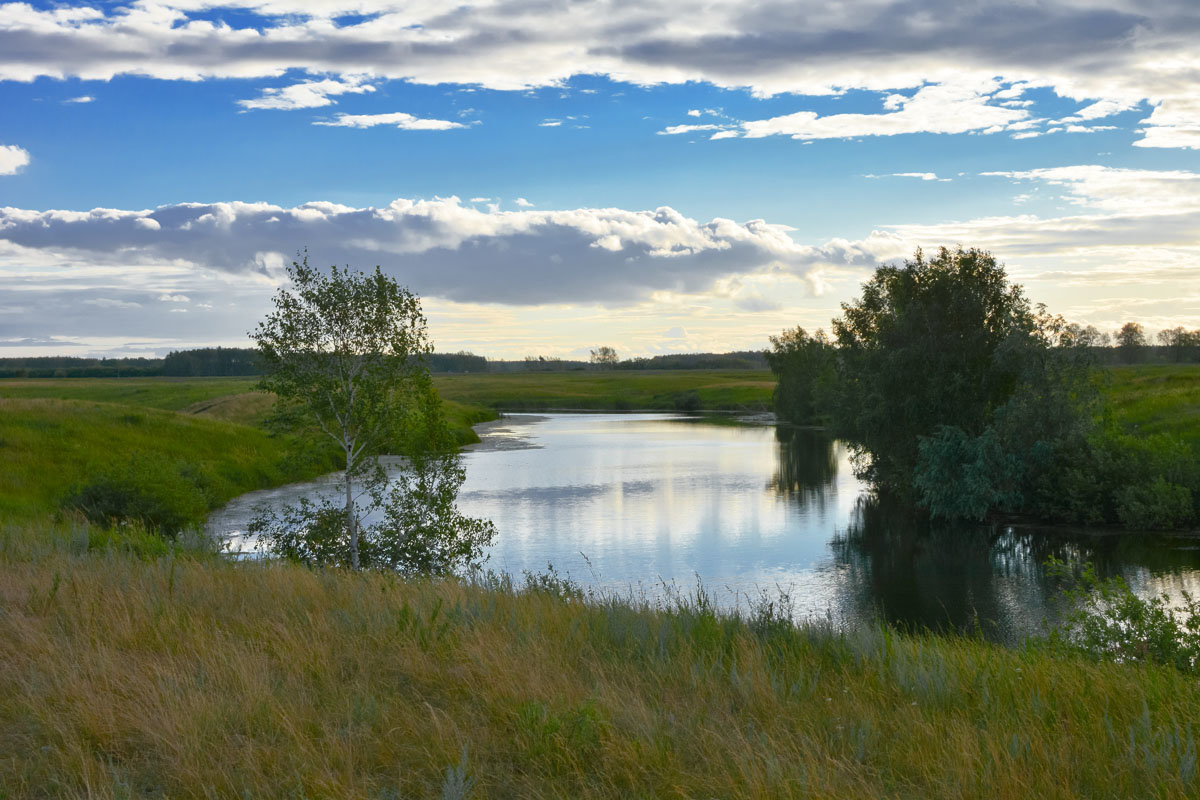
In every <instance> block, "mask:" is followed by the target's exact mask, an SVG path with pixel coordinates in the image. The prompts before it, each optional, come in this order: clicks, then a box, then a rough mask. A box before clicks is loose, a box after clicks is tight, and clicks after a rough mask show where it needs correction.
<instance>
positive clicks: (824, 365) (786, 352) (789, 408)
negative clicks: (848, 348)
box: [766, 327, 834, 425]
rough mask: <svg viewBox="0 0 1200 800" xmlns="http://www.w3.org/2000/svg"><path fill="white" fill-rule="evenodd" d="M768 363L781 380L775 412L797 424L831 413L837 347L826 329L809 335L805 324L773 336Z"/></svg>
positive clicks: (775, 401)
mask: <svg viewBox="0 0 1200 800" xmlns="http://www.w3.org/2000/svg"><path fill="white" fill-rule="evenodd" d="M766 357H767V363H768V364H770V366H771V371H772V372H773V373H775V376H776V378H777V379H778V383H777V384H776V386H775V393H774V396H773V400H774V403H775V414H776V415H777V416H778V417H779V419H782V420H784V421H786V422H790V423H792V424H794V425H816V424H820V423H821V422H823V421H824V420H825V419H826V417H827V409H828V405H829V402H828V394H829V392H830V385H831V383H832V381H833V378H834V373H833V369H834V351H833V348H832V347H831V346H830V344H829V339H828V337H826V336H825V332H824V331H821V330H818V331H817V332H816V333H815V334H814V335H812V336H809V335H808V332H807V331H805V330H804V328H800V327H797V328H793V329H791V330H786V331H784V332H783V333H781V334H780V335H779V336H772V337H771V349H770V350H768V351H767V353H766Z"/></svg>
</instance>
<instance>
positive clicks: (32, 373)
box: [0, 356, 163, 378]
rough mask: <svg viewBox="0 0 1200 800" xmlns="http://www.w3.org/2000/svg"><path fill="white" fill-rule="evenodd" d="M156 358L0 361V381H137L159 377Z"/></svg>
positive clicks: (50, 357) (159, 369) (67, 357)
mask: <svg viewBox="0 0 1200 800" xmlns="http://www.w3.org/2000/svg"><path fill="white" fill-rule="evenodd" d="M162 363H163V362H162V359H158V358H75V357H73V356H38V357H35V358H0V378H139V377H146V376H151V375H161V374H162Z"/></svg>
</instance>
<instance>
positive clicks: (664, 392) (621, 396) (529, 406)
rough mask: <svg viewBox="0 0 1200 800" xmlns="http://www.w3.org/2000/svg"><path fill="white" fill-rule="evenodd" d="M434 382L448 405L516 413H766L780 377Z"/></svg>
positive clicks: (539, 375)
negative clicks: (557, 410) (682, 409)
mask: <svg viewBox="0 0 1200 800" xmlns="http://www.w3.org/2000/svg"><path fill="white" fill-rule="evenodd" d="M434 383H435V384H436V385H437V389H438V392H439V393H440V394H441V395H442V397H444V398H446V399H448V400H454V401H457V402H460V403H464V404H467V405H473V406H485V407H488V408H495V409H504V410H513V411H516V410H523V411H533V410H546V409H578V410H591V411H603V410H607V411H627V410H631V409H655V410H664V411H670V410H675V409H679V408H686V409H688V410H731V411H766V410H770V408H771V392H772V391H774V389H775V377H774V376H773V375H772V374H771V373H770V372H766V371H757V370H667V371H650V370H646V371H641V370H639V371H623V370H613V371H608V372H602V371H587V372H523V373H522V372H517V373H507V374H468V375H439V376H437V377H436V378H435V379H434Z"/></svg>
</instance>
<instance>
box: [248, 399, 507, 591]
mask: <svg viewBox="0 0 1200 800" xmlns="http://www.w3.org/2000/svg"><path fill="white" fill-rule="evenodd" d="M415 380H416V384H417V387H416V388H415V389H414V393H415V396H414V397H413V398H411V400H412V403H410V405H409V406H408V408H407V409H406V412H405V413H404V414H403V415H402V416H400V417H398V418H397V419H395V420H393V423H392V425H393V427H392V430H393V432H394V434H395V438H394V439H393V440H392V441H391V445H392V447H393V452H396V453H398V454H401V455H403V457H404V460H403V461H402V462H400V463H397V464H395V465H393V467H392V469H391V471H390V474H387V475H386V476H385V474H384V471H383V469H382V467H381V466H380V465H379V464H378V462H375V463H374V464H373V466H374V469H372V470H370V471H369V472H368V471H365V470H364V471H363V472H365V474H366V475H367V479H366V480H365V481H364V482H363V484H362V485H361V486H360V489H361V490H362V491H361V492H360V495H362V496H365V497H364V500H363V501H362V502H359V501H358V500H357V499H355V500H353V501H352V503H351V504H350V505H349V506H347V505H346V504H344V503H341V502H339V503H336V504H335V503H333V502H331V501H330V500H328V499H326V498H320V499H318V500H316V501H311V500H309V499H307V498H302V499H301V500H300V502H299V504H297V505H295V506H289V507H286V508H284V509H283V510H281V511H279V512H264V513H261V514H259V515H258V516H257V517H256V518H255V519H254V520H253V521H252V523H251V525H250V532H251V533H252V534H254V535H256V536H257V537H258V539H259V542H260V546H261V547H262V548H263V549H265V550H266V551H268V552H270V553H272V554H274V555H276V556H279V557H282V558H285V559H287V560H289V561H294V562H298V563H302V564H306V565H308V566H310V567H316V566H336V567H347V568H352V569H357V568H360V567H361V568H368V569H386V570H391V571H394V572H398V573H400V574H403V575H449V574H453V573H456V572H468V571H471V570H473V569H476V568H478V567H479V566H480V565H481V563H482V559H483V550H484V548H486V547H487V545H489V544H490V543H491V541H492V539H493V538H494V537H495V534H496V529H495V526H494V525H493V524H492V523H491V522H490V521H488V520H482V519H475V518H472V517H467V516H466V515H464V514H462V513H461V512H460V511H459V510H458V506H457V505H456V502H455V501H456V499H457V497H458V490H459V488H460V487H461V486H462V483H463V481H464V480H465V479H466V470H465V469H464V468H463V466H462V461H461V459H460V457H459V455H458V452H457V451H456V450H455V449H454V445H455V440H454V436H453V434H452V432H451V430H450V429H449V427H448V426H447V425H446V420H445V414H444V413H443V411H442V404H441V400H440V398H439V397H438V395H437V392H435V391H434V389H433V386H432V384H431V383H430V382H429V381H428V377H427V376H426V377H425V379H424V380H421V379H420V378H419V377H418V378H416V379H415ZM389 481H390V482H389Z"/></svg>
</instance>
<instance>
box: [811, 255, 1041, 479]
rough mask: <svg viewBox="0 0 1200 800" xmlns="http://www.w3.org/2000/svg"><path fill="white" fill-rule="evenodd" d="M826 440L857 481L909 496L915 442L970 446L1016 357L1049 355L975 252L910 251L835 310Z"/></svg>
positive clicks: (1003, 279) (998, 270)
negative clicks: (957, 434)
mask: <svg viewBox="0 0 1200 800" xmlns="http://www.w3.org/2000/svg"><path fill="white" fill-rule="evenodd" d="M833 331H834V337H835V341H836V343H837V347H838V382H837V392H836V398H835V399H834V400H833V403H832V409H833V411H834V414H833V420H834V430H835V432H836V433H837V435H838V436H840V437H842V438H845V439H847V440H848V441H850V442H851V443H853V444H854V445H855V446H856V447H857V448H859V450H860V451H861V452H862V453H863V454H864V455H865V456H867V457H866V458H865V459H863V461H862V464H863V470H864V473H865V474H866V475H867V477H869V478H870V479H872V480H873V481H874V482H875V483H876V484H878V485H881V486H886V487H888V488H890V489H893V490H897V491H900V492H901V493H907V492H908V491H909V490H910V489H911V486H912V478H913V474H914V472H915V470H916V467H917V463H918V460H919V452H918V446H919V443H920V438H921V437H924V436H932V435H933V434H934V433H936V431H937V429H938V428H939V427H942V426H949V427H953V428H957V429H959V430H960V431H962V433H963V435H965V436H968V437H976V436H979V435H980V434H982V433H983V432H984V429H985V428H986V427H987V425H988V423H989V422H990V421H991V415H992V412H993V411H994V410H995V409H997V408H999V407H1000V406H1002V405H1004V404H1005V403H1007V402H1008V401H1009V399H1010V398H1011V397H1012V395H1013V393H1014V391H1015V390H1016V389H1017V387H1018V385H1019V384H1020V382H1021V380H1022V370H1023V366H1024V365H1023V363H1022V359H1021V356H1022V355H1023V354H1026V353H1028V352H1029V351H1030V350H1031V349H1037V348H1039V347H1045V346H1048V343H1046V342H1044V341H1043V339H1042V337H1041V336H1040V332H1039V330H1038V321H1037V318H1036V317H1035V315H1034V313H1033V310H1032V308H1031V307H1030V304H1029V301H1028V300H1026V299H1025V296H1024V295H1023V294H1022V292H1021V288H1020V287H1019V286H1012V285H1009V283H1008V276H1007V275H1006V274H1005V271H1004V268H1003V267H1001V266H1000V265H999V264H997V263H996V260H995V258H993V257H992V255H991V254H990V253H987V252H985V251H982V250H976V249H970V250H964V249H962V248H958V249H956V250H949V249H946V248H941V249H940V250H939V251H938V252H937V254H936V255H935V256H934V257H933V258H926V257H925V255H924V254H923V253H922V252H921V251H920V250H918V251H917V253H916V255H915V256H914V257H913V258H912V259H911V260H909V261H906V262H905V263H904V264H903V265H902V266H885V267H881V268H879V269H878V270H876V272H875V275H874V277H872V278H871V279H870V280H869V281H867V282H866V283H865V284H864V285H863V292H862V296H861V298H859V299H858V300H856V301H854V302H851V303H843V304H842V316H841V317H840V318H839V319H836V320H834V322H833Z"/></svg>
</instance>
